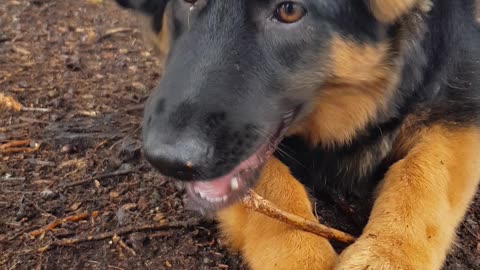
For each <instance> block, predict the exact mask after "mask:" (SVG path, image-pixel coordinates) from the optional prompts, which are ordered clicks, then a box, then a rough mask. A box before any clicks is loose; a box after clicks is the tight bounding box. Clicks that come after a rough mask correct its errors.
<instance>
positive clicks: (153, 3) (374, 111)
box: [117, 0, 480, 270]
mask: <svg viewBox="0 0 480 270" xmlns="http://www.w3.org/2000/svg"><path fill="white" fill-rule="evenodd" d="M117 1H118V2H120V4H122V5H123V6H125V7H130V8H133V9H136V10H138V11H140V12H139V13H143V14H144V15H146V16H147V18H149V20H150V24H149V25H150V26H151V27H150V28H151V29H152V30H153V32H155V33H157V38H156V39H157V41H158V44H159V47H161V49H162V50H163V51H164V52H165V53H166V60H165V71H164V73H163V78H162V80H161V82H160V85H159V86H158V87H157V88H156V89H155V90H154V91H153V93H152V94H151V96H150V98H149V100H148V102H147V104H146V109H145V116H144V119H145V121H144V153H145V156H146V158H147V159H148V160H149V162H150V163H151V164H152V165H153V166H154V167H156V168H157V169H158V170H159V171H160V172H161V173H162V174H163V175H164V176H166V177H170V178H172V179H174V180H175V181H182V182H183V183H184V184H185V186H186V191H187V193H188V195H189V197H190V199H191V200H192V201H193V202H194V203H195V205H197V207H198V208H199V209H201V210H202V211H204V212H214V213H216V215H217V216H218V221H219V223H220V227H221V229H222V232H223V235H224V236H225V238H226V239H227V240H228V242H229V243H230V245H231V247H232V248H235V249H237V250H239V251H241V253H242V255H243V257H244V258H245V260H246V262H247V263H248V265H249V267H250V268H251V269H259V270H269V269H348V270H355V269H359V270H363V269H440V268H441V267H442V265H443V262H444V259H445V257H446V255H447V253H448V251H449V249H450V247H451V246H452V243H453V241H454V238H455V230H456V227H457V225H458V224H459V222H460V221H461V220H462V218H463V216H464V214H465V212H466V210H467V208H468V205H469V203H470V202H471V200H472V197H473V196H474V194H475V192H476V189H477V186H478V183H479V179H480V153H479V151H480V121H479V120H480V33H479V29H478V27H477V26H476V25H475V18H474V14H473V13H474V10H475V8H474V5H475V3H474V0H170V1H168V2H167V1H166V0H137V1H135V0H130V1H129V0H117ZM279 144H281V146H282V147H278V146H279ZM306 187H307V188H311V189H316V190H322V189H331V190H337V191H341V192H343V193H345V194H347V195H348V194H355V195H356V196H365V198H369V197H371V196H373V197H374V198H375V202H374V205H373V209H372V211H371V214H370V217H369V221H368V224H367V225H366V227H365V228H364V230H363V234H362V235H361V236H360V237H359V238H358V240H357V241H356V242H355V243H354V244H353V245H351V246H350V247H348V248H347V249H346V250H345V251H344V252H343V253H342V254H340V255H338V256H337V254H336V253H335V251H334V249H333V248H332V246H331V245H330V243H329V242H328V241H327V240H325V239H322V238H320V237H317V236H314V235H312V234H309V233H306V232H303V231H299V230H296V229H294V228H292V227H290V226H288V225H285V224H283V223H281V222H278V221H276V220H273V219H270V218H268V217H265V216H262V215H260V214H257V213H255V212H251V211H249V210H247V209H245V208H244V207H243V206H242V205H241V204H239V203H238V199H239V198H240V197H242V196H243V195H244V194H245V193H246V191H247V190H248V189H250V188H253V189H255V191H256V192H258V193H259V194H260V195H262V196H264V197H265V198H267V199H268V200H270V201H272V202H273V203H275V204H277V205H278V206H279V207H281V208H282V209H284V210H286V211H289V212H292V213H295V214H297V215H300V216H302V217H304V218H306V219H309V220H312V221H315V222H317V220H316V218H315V216H314V215H313V214H312V206H311V202H310V200H309V196H308V194H307V192H306Z"/></svg>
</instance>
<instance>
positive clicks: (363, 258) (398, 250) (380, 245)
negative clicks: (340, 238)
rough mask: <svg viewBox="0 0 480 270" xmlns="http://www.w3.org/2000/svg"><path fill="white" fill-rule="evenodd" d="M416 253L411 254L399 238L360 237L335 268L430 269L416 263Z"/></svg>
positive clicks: (365, 269) (350, 269) (352, 269)
mask: <svg viewBox="0 0 480 270" xmlns="http://www.w3.org/2000/svg"><path fill="white" fill-rule="evenodd" d="M415 257H416V255H415V254H409V252H406V251H405V247H404V246H403V245H402V243H401V242H400V241H398V240H392V241H386V240H383V241H381V240H379V239H376V236H374V235H370V236H366V237H364V238H360V239H359V240H357V242H355V243H354V244H352V245H351V246H350V247H348V248H347V249H346V250H345V251H344V252H343V253H342V254H341V255H340V258H339V263H338V264H337V265H336V267H335V270H367V269H368V270H414V269H428V268H424V267H423V266H422V265H423V264H422V265H415V264H413V263H412V262H413V261H414V260H415Z"/></svg>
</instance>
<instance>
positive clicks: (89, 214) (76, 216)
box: [29, 211, 98, 237]
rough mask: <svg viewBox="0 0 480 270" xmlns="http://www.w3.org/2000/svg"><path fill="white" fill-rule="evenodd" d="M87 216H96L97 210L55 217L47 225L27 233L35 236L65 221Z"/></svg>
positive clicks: (74, 220)
mask: <svg viewBox="0 0 480 270" xmlns="http://www.w3.org/2000/svg"><path fill="white" fill-rule="evenodd" d="M89 216H92V217H96V216H98V212H97V211H95V212H92V213H89V212H86V213H81V214H78V215H74V216H69V217H66V218H62V219H57V220H55V221H54V222H52V223H50V224H48V225H47V226H45V227H43V228H40V229H38V230H35V231H32V232H30V233H29V235H30V236H31V237H37V236H39V235H42V234H44V233H46V232H48V231H51V230H53V229H55V228H56V227H58V226H60V225H62V224H64V223H66V222H76V221H79V220H82V219H87V218H88V217H89Z"/></svg>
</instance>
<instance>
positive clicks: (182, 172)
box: [144, 139, 210, 181]
mask: <svg viewBox="0 0 480 270" xmlns="http://www.w3.org/2000/svg"><path fill="white" fill-rule="evenodd" d="M209 153H210V148H209V146H208V144H206V143H205V142H203V141H201V140H196V139H188V140H180V141H176V142H175V143H174V144H167V143H161V142H158V141H157V142H154V141H150V142H146V143H145V145H144V154H145V158H146V159H147V160H148V161H149V162H150V163H151V164H152V165H153V166H154V167H155V168H156V169H158V170H159V171H160V173H162V174H163V175H166V176H170V177H173V178H176V179H178V180H183V181H190V180H194V179H196V178H199V176H200V175H201V171H202V168H203V167H204V164H205V163H206V160H207V158H208V156H209Z"/></svg>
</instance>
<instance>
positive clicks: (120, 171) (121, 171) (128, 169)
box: [62, 167, 134, 188]
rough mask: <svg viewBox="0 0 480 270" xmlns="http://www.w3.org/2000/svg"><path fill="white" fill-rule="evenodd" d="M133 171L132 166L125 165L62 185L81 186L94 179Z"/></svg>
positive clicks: (67, 186) (64, 186)
mask: <svg viewBox="0 0 480 270" xmlns="http://www.w3.org/2000/svg"><path fill="white" fill-rule="evenodd" d="M133 171H134V169H133V168H131V167H127V168H123V169H119V170H116V171H114V172H110V173H105V174H101V175H97V176H94V177H90V178H87V179H85V180H81V181H77V182H72V183H68V184H64V185H63V186H62V187H63V188H71V187H76V186H81V185H84V184H88V183H92V182H93V181H95V180H102V179H105V178H110V177H114V176H120V175H125V174H129V173H131V172H133Z"/></svg>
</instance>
